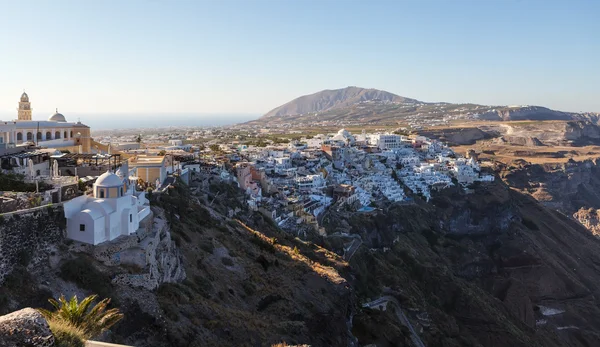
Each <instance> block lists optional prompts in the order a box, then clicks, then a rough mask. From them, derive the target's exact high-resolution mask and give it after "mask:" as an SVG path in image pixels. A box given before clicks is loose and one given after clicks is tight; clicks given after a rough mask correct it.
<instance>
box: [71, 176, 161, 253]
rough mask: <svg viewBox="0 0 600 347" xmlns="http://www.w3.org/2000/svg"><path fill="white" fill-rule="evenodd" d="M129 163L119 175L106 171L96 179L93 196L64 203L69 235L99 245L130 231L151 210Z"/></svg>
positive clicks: (136, 227) (135, 227) (134, 228)
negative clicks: (138, 188)
mask: <svg viewBox="0 0 600 347" xmlns="http://www.w3.org/2000/svg"><path fill="white" fill-rule="evenodd" d="M128 171H129V170H128V168H127V165H126V164H125V165H123V166H122V167H121V168H120V169H119V171H118V174H119V175H116V174H114V173H110V172H106V173H104V174H102V175H101V176H100V177H98V179H97V180H96V183H94V191H93V196H89V195H84V196H80V197H77V198H75V199H73V200H70V201H68V202H66V203H65V204H64V210H65V217H66V219H67V238H69V239H72V240H75V241H79V242H83V243H88V244H92V245H98V244H101V243H103V242H106V241H112V240H114V239H116V238H117V237H119V236H121V235H131V234H133V233H134V232H135V231H136V230H137V229H138V228H139V226H140V222H141V221H142V220H143V219H144V218H146V217H147V216H148V215H149V214H150V204H149V202H148V200H147V199H146V197H145V193H144V192H140V193H137V192H135V188H134V187H135V182H130V180H129V177H125V176H129V172H128Z"/></svg>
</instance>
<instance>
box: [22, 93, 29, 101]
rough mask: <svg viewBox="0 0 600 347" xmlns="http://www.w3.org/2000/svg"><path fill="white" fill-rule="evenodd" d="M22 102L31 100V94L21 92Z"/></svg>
mask: <svg viewBox="0 0 600 347" xmlns="http://www.w3.org/2000/svg"><path fill="white" fill-rule="evenodd" d="M21 102H29V95H27V93H25V92H23V94H21Z"/></svg>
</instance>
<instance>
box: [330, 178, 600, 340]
mask: <svg viewBox="0 0 600 347" xmlns="http://www.w3.org/2000/svg"><path fill="white" fill-rule="evenodd" d="M432 216H435V217H432ZM330 223H333V225H331V226H332V227H340V228H348V230H349V232H351V233H355V234H358V235H360V236H361V237H362V239H363V240H364V241H365V243H366V247H364V248H360V249H359V251H358V252H357V253H356V255H355V256H354V257H353V258H352V260H351V262H350V265H351V266H352V268H353V270H354V271H355V273H356V282H354V283H353V284H354V286H355V288H356V290H357V294H358V295H359V297H368V298H373V297H377V296H379V295H382V292H383V291H385V290H387V291H388V292H389V291H390V290H391V291H393V292H394V293H396V294H395V295H396V297H397V298H398V299H399V300H400V301H401V302H402V305H403V306H404V307H405V309H406V310H407V312H408V314H409V316H410V317H412V319H413V322H414V324H416V325H417V326H420V327H423V329H424V332H423V334H422V336H421V337H422V339H423V341H424V342H425V345H427V346H593V345H594V343H595V341H597V339H598V337H600V335H599V333H600V310H599V309H598V302H597V299H596V297H597V286H596V285H595V283H596V282H597V281H598V280H600V267H599V266H598V264H600V258H599V257H600V256H599V254H600V253H599V251H600V241H599V240H598V239H596V238H595V237H593V236H592V235H591V234H590V233H589V232H588V231H587V230H586V229H585V228H583V227H582V226H581V225H580V224H579V223H577V222H576V221H574V220H572V219H570V218H569V217H567V216H564V215H562V214H560V213H558V212H555V211H553V210H550V209H547V208H545V207H543V206H542V205H540V204H539V203H538V202H537V201H535V200H534V199H533V198H531V197H530V196H528V195H526V194H522V193H520V192H518V191H515V190H511V189H509V188H508V187H507V186H506V185H505V184H503V183H502V182H501V181H499V182H496V183H493V184H490V185H482V186H480V187H478V188H476V189H475V192H474V193H473V194H468V195H464V194H463V193H461V192H458V191H454V192H452V191H446V192H444V193H443V194H442V195H440V196H437V197H435V198H434V199H433V200H432V203H431V204H425V203H421V202H419V201H417V203H416V204H414V205H406V206H395V207H390V208H389V209H388V210H386V211H381V212H378V213H375V214H372V215H358V216H353V217H352V218H351V219H349V220H348V219H345V217H344V215H343V214H342V215H333V216H332V217H331V221H330ZM331 247H333V248H335V247H336V246H335V245H333V244H332V245H331ZM376 250H378V251H376ZM386 288H387V289H386ZM419 317H420V318H419ZM424 317H428V318H424ZM372 319H374V318H373V317H372V315H371V313H369V312H368V311H365V310H363V311H361V312H359V313H358V314H357V315H356V317H355V320H356V324H355V327H356V329H359V327H360V328H361V329H363V328H364V326H365V325H367V323H364V322H369V321H371V320H372ZM359 322H361V323H360V324H359ZM371 329H373V330H372V331H370V335H365V332H364V331H356V332H355V335H356V336H359V337H361V336H362V337H363V340H362V341H361V340H360V339H359V342H361V343H365V344H366V343H377V344H378V345H381V346H392V345H394V344H393V343H392V342H391V341H388V342H385V341H386V332H385V331H384V330H379V329H376V328H373V327H372V328H371Z"/></svg>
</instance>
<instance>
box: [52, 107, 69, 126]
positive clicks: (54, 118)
mask: <svg viewBox="0 0 600 347" xmlns="http://www.w3.org/2000/svg"><path fill="white" fill-rule="evenodd" d="M48 120H49V121H52V122H63V123H64V122H66V121H67V119H66V118H65V116H63V115H62V114H60V113H58V109H56V113H55V114H53V115H52V116H50V118H48Z"/></svg>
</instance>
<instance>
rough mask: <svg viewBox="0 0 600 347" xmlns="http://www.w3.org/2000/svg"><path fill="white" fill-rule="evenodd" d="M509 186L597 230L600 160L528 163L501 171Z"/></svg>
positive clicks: (599, 198)
mask: <svg viewBox="0 0 600 347" xmlns="http://www.w3.org/2000/svg"><path fill="white" fill-rule="evenodd" d="M502 177H503V179H504V180H505V181H506V182H507V184H508V185H510V186H511V187H514V188H516V189H519V190H521V191H523V192H525V193H528V194H530V195H532V196H533V197H534V198H536V199H537V200H538V201H540V202H541V203H542V204H544V205H546V206H548V207H550V208H554V209H557V210H559V211H561V212H563V213H565V214H567V215H572V216H574V217H575V218H576V219H577V220H579V221H580V222H581V223H582V224H583V225H585V226H586V227H588V229H590V230H591V231H592V232H596V231H597V229H598V222H597V220H596V217H594V216H595V215H597V212H598V209H600V160H599V159H594V160H586V161H582V162H568V163H564V164H544V165H532V164H525V165H519V166H517V167H512V168H508V169H507V170H505V171H504V172H502Z"/></svg>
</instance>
